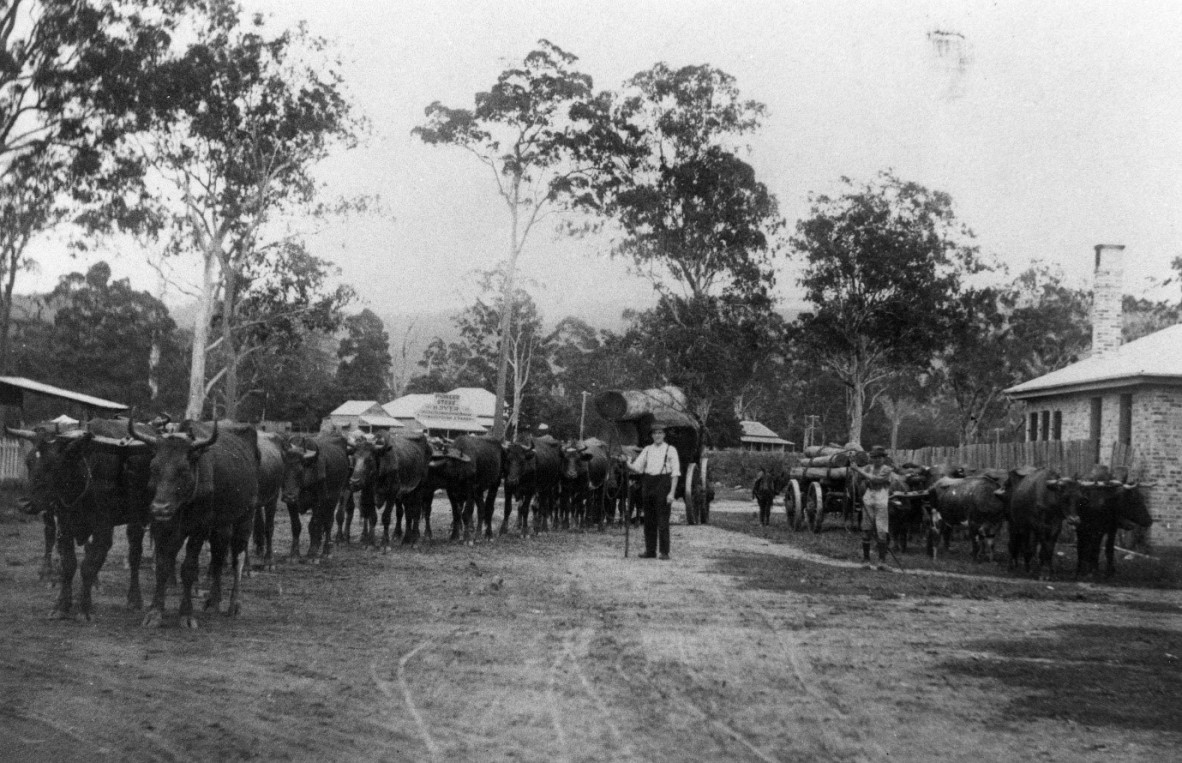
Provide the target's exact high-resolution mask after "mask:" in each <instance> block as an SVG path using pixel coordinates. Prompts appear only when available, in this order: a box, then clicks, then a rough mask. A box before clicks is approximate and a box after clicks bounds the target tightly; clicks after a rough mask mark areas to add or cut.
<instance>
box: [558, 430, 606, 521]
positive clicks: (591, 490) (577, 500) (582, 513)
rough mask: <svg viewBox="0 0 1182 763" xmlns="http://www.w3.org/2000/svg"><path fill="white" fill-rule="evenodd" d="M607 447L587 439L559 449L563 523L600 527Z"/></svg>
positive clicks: (603, 512) (602, 512)
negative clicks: (570, 521) (560, 456)
mask: <svg viewBox="0 0 1182 763" xmlns="http://www.w3.org/2000/svg"><path fill="white" fill-rule="evenodd" d="M610 462H611V461H610V459H609V458H608V450H607V443H605V442H603V441H602V440H599V439H597V438H595V437H588V438H587V439H585V440H581V441H579V442H576V443H572V444H570V445H567V446H565V447H564V448H563V449H562V488H561V490H562V494H563V496H564V499H563V504H564V506H563V511H564V513H565V516H564V520H568V521H569V520H574V522H575V524H576V525H577V526H579V527H582V526H584V525H586V524H595V525H597V526H598V527H599V529H600V530H602V529H603V527H604V514H605V511H604V507H603V493H604V490H603V488H604V484H605V483H606V481H607V474H608V468H609V465H610Z"/></svg>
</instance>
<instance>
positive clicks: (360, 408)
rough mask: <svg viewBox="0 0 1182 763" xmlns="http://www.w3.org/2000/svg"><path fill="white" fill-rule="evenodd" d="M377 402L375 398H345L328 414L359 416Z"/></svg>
mask: <svg viewBox="0 0 1182 763" xmlns="http://www.w3.org/2000/svg"><path fill="white" fill-rule="evenodd" d="M377 404H378V401H377V400H346V401H345V402H343V403H341V404H340V405H339V406H337V407H336V409H335V410H333V412H332V413H330V414H328V415H329V416H360V415H361V414H363V413H365V412H366V411H368V410H369V409H370V408H373V407H374V406H375V405H377Z"/></svg>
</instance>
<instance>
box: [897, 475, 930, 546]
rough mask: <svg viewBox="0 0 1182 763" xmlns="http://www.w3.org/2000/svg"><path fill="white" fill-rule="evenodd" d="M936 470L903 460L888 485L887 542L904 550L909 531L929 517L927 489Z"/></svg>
mask: <svg viewBox="0 0 1182 763" xmlns="http://www.w3.org/2000/svg"><path fill="white" fill-rule="evenodd" d="M936 473H938V471H937V470H935V469H932V468H930V467H926V466H920V465H919V464H913V463H906V464H903V465H902V466H901V467H899V471H898V474H897V476H898V480H897V481H896V482H895V484H894V485H893V486H892V495H891V499H890V503H889V504H888V505H887V512H888V515H889V519H890V522H889V524H890V535H891V544H892V546H893V547H894V548H895V549H898V550H899V551H906V550H907V544H908V542H909V541H910V539H911V534H912V533H914V532H917V531H919V530H920V529H921V528H922V527H923V526H924V520H925V519H929V520H930V516H931V512H930V506H929V503H928V500H929V490H930V489H931V486H932V482H933V474H936Z"/></svg>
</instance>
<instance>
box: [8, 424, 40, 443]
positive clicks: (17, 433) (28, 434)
mask: <svg viewBox="0 0 1182 763" xmlns="http://www.w3.org/2000/svg"><path fill="white" fill-rule="evenodd" d="M4 433H5V434H7V435H8V436H9V437H16V438H19V439H21V440H36V439H37V433H36V432H34V431H33V430H31V429H12V428H10V427H4Z"/></svg>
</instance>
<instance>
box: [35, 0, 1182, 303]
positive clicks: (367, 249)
mask: <svg viewBox="0 0 1182 763" xmlns="http://www.w3.org/2000/svg"><path fill="white" fill-rule="evenodd" d="M244 5H245V6H246V7H247V8H248V9H250V10H258V11H262V12H264V13H268V14H272V16H273V21H274V22H275V23H277V24H278V25H280V26H286V25H290V24H294V23H296V22H297V21H299V20H306V22H307V24H308V27H309V29H310V30H311V31H312V32H314V33H316V34H318V35H321V36H324V37H326V38H328V39H329V40H330V41H332V42H333V43H334V44H335V45H336V47H337V49H338V50H339V52H340V54H341V56H342V58H343V59H344V61H345V68H344V75H345V79H346V83H347V87H348V89H349V92H350V94H351V96H352V97H353V99H354V101H355V103H356V104H357V106H358V108H359V109H360V111H361V112H362V113H363V114H365V115H366V116H367V117H368V118H369V120H371V122H372V125H373V136H372V139H371V140H370V142H369V143H368V145H367V146H366V147H364V148H362V149H359V150H356V151H353V152H350V153H348V154H344V155H340V156H334V157H332V158H331V159H330V160H329V161H328V162H326V163H325V165H324V166H322V167H321V168H320V173H321V177H322V178H323V179H324V181H325V183H326V187H327V189H328V191H329V192H330V193H331V194H341V195H353V194H376V195H378V196H379V197H380V198H381V199H382V202H383V208H384V210H385V211H384V213H383V214H381V215H377V216H374V217H371V218H365V219H353V220H350V221H349V222H348V223H347V224H342V225H338V226H334V227H332V228H330V229H328V230H326V231H323V232H321V233H320V234H318V235H317V237H316V238H315V240H314V242H313V249H314V251H315V253H317V254H319V255H320V256H322V257H325V258H327V259H330V260H332V261H334V262H335V263H336V264H337V265H338V266H339V267H340V269H341V279H342V280H343V281H345V282H347V283H350V284H352V285H353V286H354V287H355V288H356V289H357V291H358V293H359V296H360V298H361V301H360V303H359V305H358V307H361V306H365V307H369V308H371V309H373V310H375V311H376V312H378V313H380V314H392V313H395V314H415V313H420V312H437V311H445V310H457V309H460V308H462V307H463V306H465V305H467V304H470V303H471V302H472V300H473V299H474V297H475V296H476V295H477V294H478V290H477V287H476V285H475V279H474V278H473V276H472V273H473V272H474V271H475V270H477V269H481V268H487V267H489V266H491V265H492V264H493V263H495V262H496V261H497V260H498V259H501V258H503V257H504V256H505V252H506V249H507V246H508V237H509V230H508V215H507V212H506V210H505V208H504V206H503V203H502V202H501V201H500V199H499V197H498V196H497V195H496V191H495V187H494V184H493V179H492V177H491V176H490V175H488V174H487V173H488V170H487V169H486V168H485V167H484V166H483V165H481V164H479V163H478V162H477V161H476V160H475V159H474V158H473V157H471V156H470V155H468V154H465V153H464V152H462V151H460V150H458V149H449V148H442V147H436V146H428V145H426V144H424V143H422V142H421V141H420V140H419V139H418V138H416V137H414V136H413V135H412V134H411V130H412V129H413V128H414V127H415V126H416V125H419V124H421V123H422V121H423V110H424V108H425V107H426V106H427V105H428V104H430V103H431V102H433V101H437V100H438V101H440V102H442V103H443V104H445V105H447V106H451V107H471V106H472V104H473V96H474V94H475V93H476V92H478V91H482V90H487V89H488V88H489V86H490V85H492V84H493V82H494V81H495V79H496V76H497V74H498V73H499V72H500V71H502V70H503V69H504V68H506V67H507V66H510V65H512V64H513V63H514V62H516V61H519V60H520V59H521V58H522V57H523V56H524V55H525V54H526V53H527V52H529V51H530V50H531V49H532V48H533V47H534V45H535V44H536V42H537V41H538V40H539V39H542V38H545V39H548V40H550V41H551V42H553V43H555V44H557V45H558V46H560V47H562V48H564V49H565V50H567V51H569V52H571V53H574V54H575V55H577V56H578V57H579V66H580V68H581V69H582V70H583V71H585V72H586V73H588V74H590V75H591V76H592V77H593V78H594V81H595V86H596V88H597V89H606V88H618V87H619V86H620V85H621V84H622V83H623V82H624V81H625V80H626V79H627V78H629V77H630V76H631V75H633V74H635V73H637V72H639V71H642V70H645V69H648V68H649V67H651V66H652V65H653V64H654V63H656V62H657V61H664V62H666V63H668V64H669V65H670V66H683V65H691V64H710V65H712V66H715V67H717V68H720V69H722V70H723V71H726V72H727V73H729V74H731V75H733V76H734V77H735V78H736V80H737V85H738V87H739V88H740V90H741V92H742V93H743V95H744V97H747V98H751V99H754V100H757V101H760V102H762V103H764V104H766V105H767V108H768V116H767V119H766V121H765V123H764V126H763V128H762V129H761V130H760V132H759V133H758V134H757V135H755V136H753V137H752V138H751V140H750V146H751V151H750V154H749V155H748V156H747V157H746V158H747V160H748V161H749V162H750V163H751V164H752V165H753V166H754V167H755V169H756V173H757V177H758V178H759V179H760V180H762V181H763V182H764V183H766V184H767V185H768V187H769V189H770V190H771V191H772V192H773V193H774V194H775V195H776V197H777V198H778V199H779V202H780V208H781V213H782V214H783V215H784V217H785V218H786V219H787V221H788V223H789V225H790V226H794V225H795V222H796V221H797V220H798V219H800V218H802V217H804V216H806V215H807V214H808V211H809V207H810V204H809V196H810V194H816V193H830V192H834V191H837V190H838V189H839V179H840V178H841V177H842V176H847V177H849V178H851V179H853V180H855V181H859V182H861V181H867V180H870V179H871V178H873V176H874V175H875V174H876V173H878V172H879V171H881V170H884V169H888V168H890V169H893V170H894V171H895V173H896V174H897V175H898V176H900V177H901V178H903V179H905V180H912V181H916V182H919V183H921V184H923V185H925V186H927V187H929V188H932V189H938V190H941V191H945V192H947V193H949V194H950V195H951V196H952V199H953V201H954V204H955V209H956V213H957V215H958V218H959V219H960V221H962V222H963V223H964V224H966V225H968V226H969V227H970V228H971V229H972V230H973V231H974V232H975V233H976V235H977V242H978V244H979V245H980V246H981V248H982V250H983V251H984V252H985V253H987V254H991V255H994V256H996V257H997V258H998V259H999V260H1000V261H1001V262H1003V263H1005V264H1006V265H1007V266H1008V267H1010V268H1011V269H1013V270H1014V271H1017V270H1018V269H1021V268H1024V267H1025V266H1026V265H1027V264H1028V263H1029V262H1030V261H1031V260H1036V259H1037V260H1042V261H1045V262H1047V263H1050V264H1053V265H1056V266H1059V267H1060V268H1062V270H1063V272H1064V273H1065V274H1066V276H1067V277H1068V278H1069V279H1070V280H1071V281H1072V282H1073V283H1075V284H1077V285H1079V286H1086V285H1088V284H1090V274H1091V268H1092V264H1093V247H1094V246H1095V245H1096V244H1123V245H1125V246H1126V247H1127V248H1126V250H1125V251H1126V258H1125V259H1126V262H1125V289H1126V292H1128V293H1132V294H1137V295H1139V296H1151V297H1154V298H1165V297H1172V298H1176V297H1177V296H1178V292H1177V290H1176V287H1174V288H1173V289H1172V290H1166V289H1162V288H1160V287H1159V288H1157V289H1152V288H1150V284H1151V281H1150V280H1149V279H1159V280H1160V279H1164V278H1166V277H1168V276H1169V275H1170V274H1171V272H1170V267H1169V266H1170V262H1171V260H1172V259H1173V258H1174V257H1176V256H1179V255H1182V235H1180V234H1182V138H1180V136H1182V132H1180V130H1179V127H1180V126H1182V45H1180V44H1179V42H1178V41H1179V40H1180V39H1182V3H1176V2H1166V1H1164V0H1163V1H1162V2H1135V1H1134V2H1125V1H1122V2H1119V3H1118V2H1095V1H1092V0H1072V1H1071V2H1055V1H1051V2H1045V1H1044V2H1038V3H1031V2H1025V1H1024V2H1012V1H1007V2H973V1H969V2H926V3H925V2H916V1H914V0H909V1H908V2H901V1H900V2H882V1H878V2H869V1H868V0H845V1H844V2H843V1H841V0H838V1H836V2H835V1H834V0H824V1H823V2H822V1H820V0H818V1H810V2H791V1H790V0H775V1H772V0H758V1H756V0H749V1H744V0H726V1H725V2H713V1H711V0H688V1H679V2H672V1H659V0H627V2H621V1H620V0H608V1H604V2H595V1H593V0H584V1H583V2H570V1H568V0H557V1H556V2H540V1H539V2H520V1H518V0H513V1H509V0H502V1H496V2H475V1H455V0H453V1H448V0H430V1H429V2H419V1H418V0H399V1H398V2H388V1H387V0H349V1H348V2H324V0H316V2H309V1H306V0H245V2H244ZM934 32H935V33H940V34H937V35H935V38H937V39H942V40H944V41H949V42H951V43H953V44H950V45H942V46H941V45H937V44H936V43H935V42H934V41H933V33H934ZM606 248H607V247H606V242H605V241H603V240H598V239H587V240H578V241H572V240H570V239H567V238H564V237H561V236H558V235H556V234H555V233H554V232H553V231H552V230H551V229H549V228H542V229H538V230H536V231H535V232H534V234H533V236H532V237H531V239H530V243H529V245H528V246H527V248H526V250H525V253H524V255H523V259H522V262H521V268H522V273H523V275H524V277H525V278H526V279H527V282H528V283H529V288H530V289H531V292H532V293H533V294H534V295H535V298H536V300H537V301H538V303H539V306H540V308H541V310H542V312H543V314H544V315H545V317H546V318H547V319H548V320H550V321H556V320H558V319H560V318H561V317H563V316H565V315H568V314H576V315H579V314H584V313H586V312H588V311H594V310H596V309H600V310H602V309H605V308H607V309H612V310H617V311H618V309H620V308H622V307H625V306H628V305H633V306H638V307H646V306H648V305H650V304H651V303H652V302H654V301H655V297H654V294H653V290H652V287H651V285H650V284H649V283H648V282H647V281H645V280H644V279H642V278H640V277H638V276H635V275H632V274H630V273H629V271H628V268H627V266H626V263H624V262H622V261H619V260H612V259H610V258H609V257H608V255H607V253H606ZM44 251H45V253H44V254H43V255H41V256H40V260H41V262H40V270H39V272H38V273H37V274H35V275H33V276H29V277H26V278H25V279H23V280H22V281H21V282H20V283H19V285H18V291H33V290H39V289H45V288H49V287H51V286H52V285H53V284H54V283H55V282H56V280H57V277H58V276H59V275H61V274H62V273H65V272H68V271H70V270H76V269H81V268H84V267H85V264H86V263H85V262H84V261H72V260H68V259H65V258H61V257H58V256H57V255H56V251H57V248H56V247H52V246H47V247H46V248H45V250H44ZM96 256H104V257H107V258H108V259H109V261H110V262H111V264H112V267H113V269H114V272H115V275H116V276H117V277H123V276H126V277H130V278H131V279H132V281H133V283H134V284H135V285H137V286H139V287H140V288H145V289H148V290H150V291H153V292H154V293H157V294H158V295H160V296H163V297H164V298H165V299H166V300H168V301H176V300H178V299H181V298H183V295H181V294H180V293H179V292H177V290H176V289H175V288H174V287H171V286H167V285H165V284H163V283H162V282H161V281H160V280H159V278H158V277H156V276H155V275H154V273H153V271H152V270H151V269H149V268H145V267H144V265H143V259H142V257H141V255H140V254H139V253H137V252H136V251H135V250H134V247H128V246H126V245H120V246H119V247H118V253H117V254H116V253H115V252H114V251H108V252H105V253H100V254H98V255H96ZM798 269H799V261H797V260H793V259H790V258H785V259H782V260H780V261H779V264H778V266H777V274H778V282H779V287H778V289H779V294H780V296H781V297H782V298H783V299H784V300H785V303H786V304H789V305H790V304H791V303H793V302H795V301H797V300H798V299H799V293H798V290H797V289H796V288H795V279H796V277H797V273H798V272H799V270H798Z"/></svg>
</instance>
